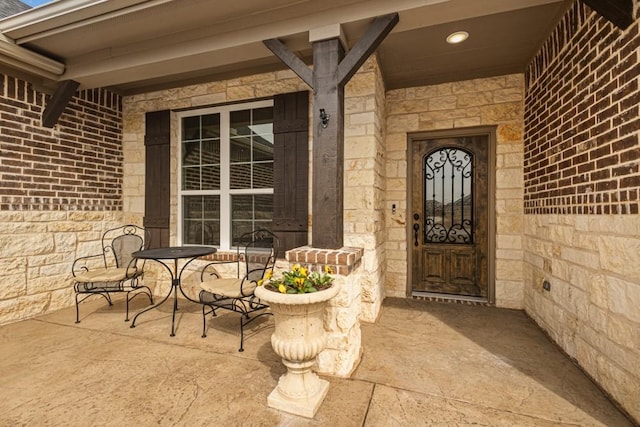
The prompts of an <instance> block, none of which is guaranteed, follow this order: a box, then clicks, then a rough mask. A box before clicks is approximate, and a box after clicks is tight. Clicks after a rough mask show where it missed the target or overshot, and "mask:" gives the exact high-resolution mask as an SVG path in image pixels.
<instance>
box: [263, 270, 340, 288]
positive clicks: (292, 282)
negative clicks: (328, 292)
mask: <svg viewBox="0 0 640 427" xmlns="http://www.w3.org/2000/svg"><path fill="white" fill-rule="evenodd" d="M331 274H333V271H332V270H331V267H329V266H325V268H324V271H323V272H319V271H312V272H310V271H309V270H308V269H306V268H305V267H302V266H300V264H295V265H294V266H293V267H292V268H291V270H289V271H285V272H284V273H282V277H279V278H274V277H273V276H272V274H271V272H268V273H267V275H266V276H265V280H267V282H266V283H265V287H266V288H267V289H270V290H272V291H276V292H281V293H283V294H307V293H310V292H317V291H321V290H323V289H326V288H328V287H330V286H331V284H332V283H333V279H334V278H333V276H331ZM262 283H263V281H262V280H260V281H258V285H262Z"/></svg>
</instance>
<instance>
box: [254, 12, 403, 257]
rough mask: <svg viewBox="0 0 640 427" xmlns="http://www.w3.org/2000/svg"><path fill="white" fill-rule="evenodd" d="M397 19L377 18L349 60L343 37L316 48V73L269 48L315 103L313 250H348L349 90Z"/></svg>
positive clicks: (272, 44)
mask: <svg viewBox="0 0 640 427" xmlns="http://www.w3.org/2000/svg"><path fill="white" fill-rule="evenodd" d="M398 19H399V18H398V14H397V13H393V14H390V15H385V16H382V17H378V18H376V19H375V20H374V21H373V23H372V24H371V26H370V27H369V28H368V29H367V31H366V32H365V34H364V36H363V37H362V38H361V39H360V40H358V42H357V43H356V44H355V46H354V47H353V48H352V49H351V51H350V52H349V53H348V54H347V55H346V57H345V54H344V48H343V47H342V43H341V42H340V39H339V37H335V38H330V39H326V40H325V39H323V40H318V41H315V42H313V71H311V70H310V69H309V68H308V67H307V66H306V64H304V62H302V60H301V59H300V58H298V57H297V56H296V55H294V54H293V53H292V52H291V51H290V50H289V49H287V47H286V46H285V45H284V44H283V43H282V42H281V41H279V40H277V39H270V40H265V41H264V44H265V46H267V48H269V49H270V50H271V52H273V53H274V54H275V55H276V56H277V57H278V58H280V60H281V61H282V62H284V63H285V64H286V65H287V66H289V68H291V70H293V72H294V73H296V74H297V75H298V76H300V78H301V79H302V80H303V81H304V82H305V83H306V84H307V85H309V86H310V87H311V88H312V89H313V92H314V98H313V201H312V208H313V211H312V214H313V237H312V242H311V244H312V246H313V247H314V248H319V249H339V248H341V247H342V246H343V238H344V236H343V231H344V230H343V227H344V225H343V223H344V221H343V217H344V212H343V210H344V190H343V188H344V182H343V181H344V179H343V178H344V86H345V85H346V83H347V82H348V81H349V79H350V78H351V77H353V75H354V74H355V73H356V72H357V71H358V69H359V68H360V67H361V66H362V64H364V62H365V61H366V60H367V58H368V57H369V56H370V55H371V54H372V53H373V52H374V51H375V50H376V48H377V47H378V46H379V45H380V43H381V42H382V40H383V39H384V38H385V37H386V36H387V34H389V32H390V31H391V30H392V29H393V27H394V26H395V25H396V24H397V23H398Z"/></svg>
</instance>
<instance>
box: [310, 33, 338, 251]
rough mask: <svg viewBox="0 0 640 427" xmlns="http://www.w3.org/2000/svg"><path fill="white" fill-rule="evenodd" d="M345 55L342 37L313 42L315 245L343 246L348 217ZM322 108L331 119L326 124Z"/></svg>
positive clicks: (323, 247) (313, 243) (313, 242)
mask: <svg viewBox="0 0 640 427" xmlns="http://www.w3.org/2000/svg"><path fill="white" fill-rule="evenodd" d="M343 56H344V49H343V48H342V44H341V43H340V40H339V39H337V38H335V39H329V40H323V41H318V42H315V43H313V88H314V89H315V93H314V98H313V180H312V182H313V191H312V193H313V201H312V214H313V233H312V236H311V239H312V246H313V247H314V248H321V249H339V248H341V247H342V246H343V234H344V233H343V223H344V221H343V217H344V213H343V210H344V190H343V188H344V183H343V181H344V180H343V176H344V85H340V84H339V82H338V64H339V63H340V61H341V60H342V58H343ZM320 109H322V110H324V113H325V114H326V115H327V116H326V117H327V118H328V121H327V122H326V124H323V121H322V117H321V112H320Z"/></svg>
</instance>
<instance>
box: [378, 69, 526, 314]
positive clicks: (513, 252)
mask: <svg viewBox="0 0 640 427" xmlns="http://www.w3.org/2000/svg"><path fill="white" fill-rule="evenodd" d="M523 100H524V78H523V76H522V75H521V74H513V75H507V76H499V77H492V78H487V79H476V80H470V81H462V82H456V83H446V84H440V85H433V86H423V87H415V88H407V89H398V90H392V91H389V92H387V103H386V111H387V130H386V132H387V133H386V138H385V141H386V148H387V152H386V162H385V164H386V176H387V192H386V194H387V195H386V211H387V212H391V207H392V205H393V204H395V205H396V207H397V210H396V213H395V214H391V215H388V216H387V217H386V229H387V237H386V258H387V280H386V295H387V296H396V297H405V296H407V295H408V294H409V288H410V284H408V283H407V270H408V262H409V260H408V258H407V256H408V253H407V217H410V215H411V212H409V211H408V210H407V209H410V208H411V206H410V205H408V204H407V203H408V201H407V162H408V159H407V138H408V134H409V133H411V132H424V131H433V130H443V129H455V128H465V127H473V126H489V125H495V126H496V142H497V144H496V165H495V168H493V167H492V165H489V170H493V173H495V178H496V179H495V182H496V188H495V210H496V236H495V248H496V251H495V257H496V260H495V297H496V305H497V306H499V307H509V308H522V306H523V283H524V281H523V280H524V277H523V271H522V232H523V207H522V194H523V179H522V167H523V166H522V165H523V138H524V136H523V120H522V117H523ZM409 203H410V201H409Z"/></svg>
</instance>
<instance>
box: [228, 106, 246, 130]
mask: <svg viewBox="0 0 640 427" xmlns="http://www.w3.org/2000/svg"><path fill="white" fill-rule="evenodd" d="M230 116H231V117H230V123H229V124H230V132H231V136H235V135H249V134H251V130H250V129H249V125H250V124H251V110H242V111H232V112H231V114H230Z"/></svg>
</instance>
